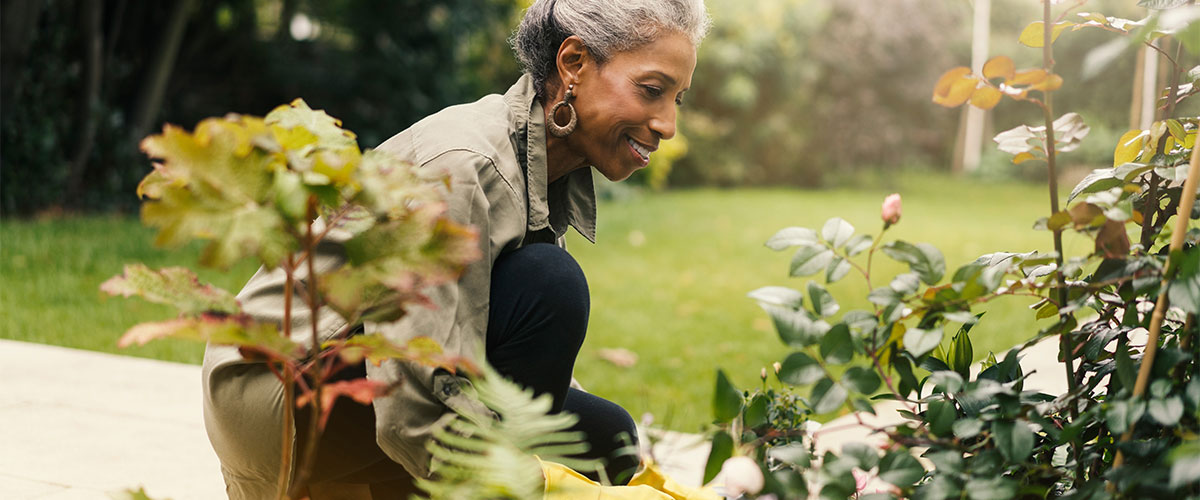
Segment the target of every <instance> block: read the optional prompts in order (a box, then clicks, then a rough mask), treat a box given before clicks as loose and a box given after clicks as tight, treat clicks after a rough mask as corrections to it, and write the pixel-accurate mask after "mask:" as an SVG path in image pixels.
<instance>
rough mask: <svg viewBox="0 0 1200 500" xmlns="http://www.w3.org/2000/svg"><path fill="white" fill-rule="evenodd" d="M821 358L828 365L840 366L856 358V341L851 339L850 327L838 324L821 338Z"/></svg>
mask: <svg viewBox="0 0 1200 500" xmlns="http://www.w3.org/2000/svg"><path fill="white" fill-rule="evenodd" d="M821 358H823V359H824V360H825V362H826V363H828V364H833V365H840V364H845V363H848V362H849V361H850V360H851V359H852V358H854V341H853V340H851V338H850V327H848V326H846V324H845V323H838V324H836V325H833V328H830V329H829V333H826V334H825V336H824V337H821Z"/></svg>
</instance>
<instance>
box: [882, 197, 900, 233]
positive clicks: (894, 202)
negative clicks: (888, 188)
mask: <svg viewBox="0 0 1200 500" xmlns="http://www.w3.org/2000/svg"><path fill="white" fill-rule="evenodd" d="M879 215H880V216H882V217H883V223H884V225H885V226H890V225H892V224H895V223H897V222H900V193H892V194H889V195H888V196H887V198H884V199H883V207H882V209H881V210H880V213H879Z"/></svg>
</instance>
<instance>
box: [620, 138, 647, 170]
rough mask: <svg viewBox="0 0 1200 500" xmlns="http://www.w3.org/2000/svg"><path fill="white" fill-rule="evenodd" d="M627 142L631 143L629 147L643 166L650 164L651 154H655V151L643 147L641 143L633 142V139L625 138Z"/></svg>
mask: <svg viewBox="0 0 1200 500" xmlns="http://www.w3.org/2000/svg"><path fill="white" fill-rule="evenodd" d="M625 142H628V143H629V147H630V148H632V149H633V152H634V153H636V154H637V156H638V157H639V158H641V160H642V163H643V164H645V163H649V162H650V153H652V152H654V150H653V149H650V148H649V147H646V146H643V145H642V144H641V143H639V142H637V141H635V140H633V138H632V137H628V136H627V137H625Z"/></svg>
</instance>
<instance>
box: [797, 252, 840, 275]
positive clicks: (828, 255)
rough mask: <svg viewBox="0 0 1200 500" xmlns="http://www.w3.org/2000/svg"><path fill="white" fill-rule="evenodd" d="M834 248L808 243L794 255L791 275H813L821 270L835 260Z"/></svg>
mask: <svg viewBox="0 0 1200 500" xmlns="http://www.w3.org/2000/svg"><path fill="white" fill-rule="evenodd" d="M833 256H834V254H833V250H830V249H828V248H825V247H824V246H821V245H807V246H802V247H800V249H799V250H796V254H795V255H793V256H792V264H791V270H790V271H789V275H790V276H812V275H814V274H817V273H819V272H821V270H822V269H825V266H828V265H829V263H830V262H831V261H832V260H833Z"/></svg>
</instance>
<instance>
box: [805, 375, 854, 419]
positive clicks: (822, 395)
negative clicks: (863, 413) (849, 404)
mask: <svg viewBox="0 0 1200 500" xmlns="http://www.w3.org/2000/svg"><path fill="white" fill-rule="evenodd" d="M846 397H847V394H846V389H845V388H844V387H842V386H841V385H838V384H835V383H834V382H833V380H831V379H828V378H822V379H821V380H820V381H819V382H817V385H815V386H813V390H812V398H811V401H812V410H813V413H816V414H818V415H822V414H825V413H831V412H834V411H837V410H838V409H839V408H841V407H842V403H845V402H846Z"/></svg>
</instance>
